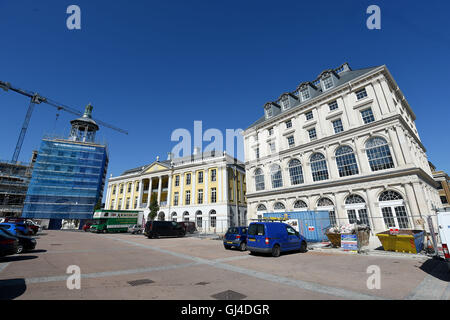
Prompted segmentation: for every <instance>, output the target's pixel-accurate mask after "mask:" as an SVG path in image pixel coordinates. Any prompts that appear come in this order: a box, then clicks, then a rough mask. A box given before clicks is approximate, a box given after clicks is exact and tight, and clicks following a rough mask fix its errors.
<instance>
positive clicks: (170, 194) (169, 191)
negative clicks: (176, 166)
mask: <svg viewBox="0 0 450 320" xmlns="http://www.w3.org/2000/svg"><path fill="white" fill-rule="evenodd" d="M171 201H172V174H169V182H168V185H167V206H168V207H170V206H171V204H172V202H171ZM169 214H171V213H170V212H169ZM171 218H172V217H171Z"/></svg>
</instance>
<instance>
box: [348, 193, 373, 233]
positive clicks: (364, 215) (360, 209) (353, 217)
mask: <svg viewBox="0 0 450 320" xmlns="http://www.w3.org/2000/svg"><path fill="white" fill-rule="evenodd" d="M345 209H346V210H347V216H348V221H349V222H350V223H358V221H359V222H361V223H364V224H366V225H368V226H370V221H369V215H368V212H367V207H366V201H364V199H363V198H362V197H361V196H359V195H357V194H351V195H349V196H348V197H347V199H345Z"/></svg>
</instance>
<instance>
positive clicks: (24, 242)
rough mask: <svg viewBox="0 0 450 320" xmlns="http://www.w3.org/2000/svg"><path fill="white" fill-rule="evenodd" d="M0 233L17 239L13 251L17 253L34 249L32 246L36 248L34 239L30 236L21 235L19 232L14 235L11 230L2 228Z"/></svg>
mask: <svg viewBox="0 0 450 320" xmlns="http://www.w3.org/2000/svg"><path fill="white" fill-rule="evenodd" d="M0 233H4V234H6V235H8V236H10V237H13V238H16V239H17V240H18V241H19V242H18V244H17V248H16V252H15V253H17V254H19V253H22V252H26V251H31V250H34V248H36V239H34V238H32V237H28V236H23V235H20V234H16V235H14V234H12V233H11V232H9V231H7V230H4V229H0Z"/></svg>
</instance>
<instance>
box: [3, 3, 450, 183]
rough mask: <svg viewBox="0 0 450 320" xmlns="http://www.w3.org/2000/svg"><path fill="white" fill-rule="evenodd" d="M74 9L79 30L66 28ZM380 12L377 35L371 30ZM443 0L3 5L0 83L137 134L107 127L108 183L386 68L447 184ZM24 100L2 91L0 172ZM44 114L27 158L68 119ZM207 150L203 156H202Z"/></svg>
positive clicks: (446, 8) (449, 104)
mask: <svg viewBox="0 0 450 320" xmlns="http://www.w3.org/2000/svg"><path fill="white" fill-rule="evenodd" d="M71 4H77V5H79V6H80V7H81V11H82V29H81V30H80V31H70V30H68V29H67V28H66V18H67V17H68V15H67V14H66V8H67V7H68V6H69V5H71ZM370 4H377V5H379V6H380V7H381V18H382V22H381V23H382V25H381V27H382V29H381V30H368V29H367V28H366V18H367V17H368V15H367V14H366V8H367V7H368V6H369V5H370ZM448 12H450V5H449V2H448V1H427V2H418V1H349V0H347V1H325V0H322V1H299V0H297V1H261V0H259V1H250V0H246V1H235V0H232V1H215V0H209V1H181V0H180V1H123V0H115V1H99V0H98V1H92V0H90V1H84V0H74V1H70V2H69V1H61V0H58V1H22V0H14V1H12V0H10V1H9V0H0V29H1V30H2V31H1V38H0V39H1V40H0V41H1V42H0V43H1V45H0V80H3V81H8V82H11V83H12V84H14V85H16V86H18V87H21V88H24V89H28V90H32V91H37V92H39V93H40V94H42V95H44V96H47V97H49V98H52V99H53V100H56V101H59V102H61V103H64V104H66V105H69V106H72V107H75V108H77V109H80V110H83V108H84V106H85V105H86V104H87V103H89V102H92V104H93V105H94V117H96V118H98V119H101V120H103V121H106V122H109V123H111V124H114V125H116V126H118V127H121V128H124V129H127V130H129V132H130V134H129V135H128V136H126V135H123V134H120V133H118V132H115V131H112V130H110V129H106V128H102V129H101V131H100V132H99V137H100V138H104V139H105V140H107V141H108V144H109V151H110V165H109V170H108V176H109V174H110V173H112V174H113V175H118V174H120V173H121V172H122V171H124V170H126V169H129V168H133V167H136V166H140V165H143V164H147V163H150V162H152V161H153V160H155V157H156V156H157V155H160V156H161V158H162V159H166V156H167V152H168V151H170V150H171V149H172V147H173V146H174V145H175V143H174V142H171V141H170V135H171V133H172V131H173V130H174V129H176V128H186V129H189V130H193V122H194V120H202V121H203V127H204V129H208V128H218V129H221V130H223V131H225V129H226V128H230V129H237V128H242V129H245V128H246V127H248V126H249V125H250V124H251V123H253V122H254V121H255V120H257V119H258V118H259V117H260V116H261V115H262V114H263V109H262V107H263V104H264V103H265V102H267V101H271V100H274V99H276V98H278V97H279V95H280V94H281V93H283V92H286V91H288V90H289V91H290V90H293V89H294V88H295V87H296V86H297V85H298V84H299V83H301V82H303V81H308V80H313V79H315V78H316V76H317V75H318V74H319V73H320V72H321V71H323V70H324V69H328V68H335V67H337V66H339V65H340V64H342V63H343V62H346V61H347V62H349V64H350V66H351V67H352V68H353V69H357V68H364V67H369V66H375V65H382V64H386V65H387V66H388V68H389V70H390V71H391V73H392V75H393V76H394V78H395V79H396V81H397V83H398V84H399V86H400V88H401V89H402V91H403V92H404V94H405V95H406V98H407V99H408V101H409V103H410V105H411V107H412V109H413V110H414V112H415V114H416V115H417V121H416V124H417V127H418V130H419V134H420V136H421V139H422V142H423V143H424V145H425V147H426V148H427V154H428V157H429V159H430V160H431V161H432V162H433V163H434V164H435V165H436V166H437V167H438V168H440V169H443V170H446V171H447V172H450V163H449V159H450V143H449V138H448V125H449V119H450V89H449V85H450V76H449V74H450V64H449V61H448V59H449V57H450V31H449V30H450V22H449V20H448ZM27 106H28V100H27V99H26V98H25V97H22V96H20V95H18V94H16V93H14V92H7V93H6V92H3V91H0V110H1V112H2V115H1V120H2V125H1V126H0V138H1V139H0V141H1V142H0V143H1V145H0V146H1V148H0V159H10V158H11V156H12V154H13V152H14V147H15V144H16V140H17V137H18V134H19V131H20V128H21V125H22V122H23V119H24V116H25V113H26V109H27ZM55 118H56V111H55V109H54V108H52V107H50V106H47V105H44V104H42V105H39V106H37V107H36V109H35V112H34V114H33V117H32V119H31V123H30V128H29V130H28V133H27V136H26V139H25V143H24V145H23V148H22V153H21V157H20V159H21V160H23V161H28V160H29V158H30V154H31V151H32V150H33V149H36V148H38V146H39V144H40V139H41V138H42V135H43V134H44V133H53V132H55V133H59V134H67V133H68V128H69V123H68V121H69V120H71V119H73V116H72V115H70V114H65V113H61V116H60V118H59V120H58V121H57V122H56V121H55ZM205 146H206V144H205V145H204V147H205Z"/></svg>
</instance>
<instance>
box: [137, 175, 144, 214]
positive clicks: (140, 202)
mask: <svg viewBox="0 0 450 320" xmlns="http://www.w3.org/2000/svg"><path fill="white" fill-rule="evenodd" d="M143 194H144V180H143V179H142V180H139V198H138V209H140V208H141V205H142V196H143Z"/></svg>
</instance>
